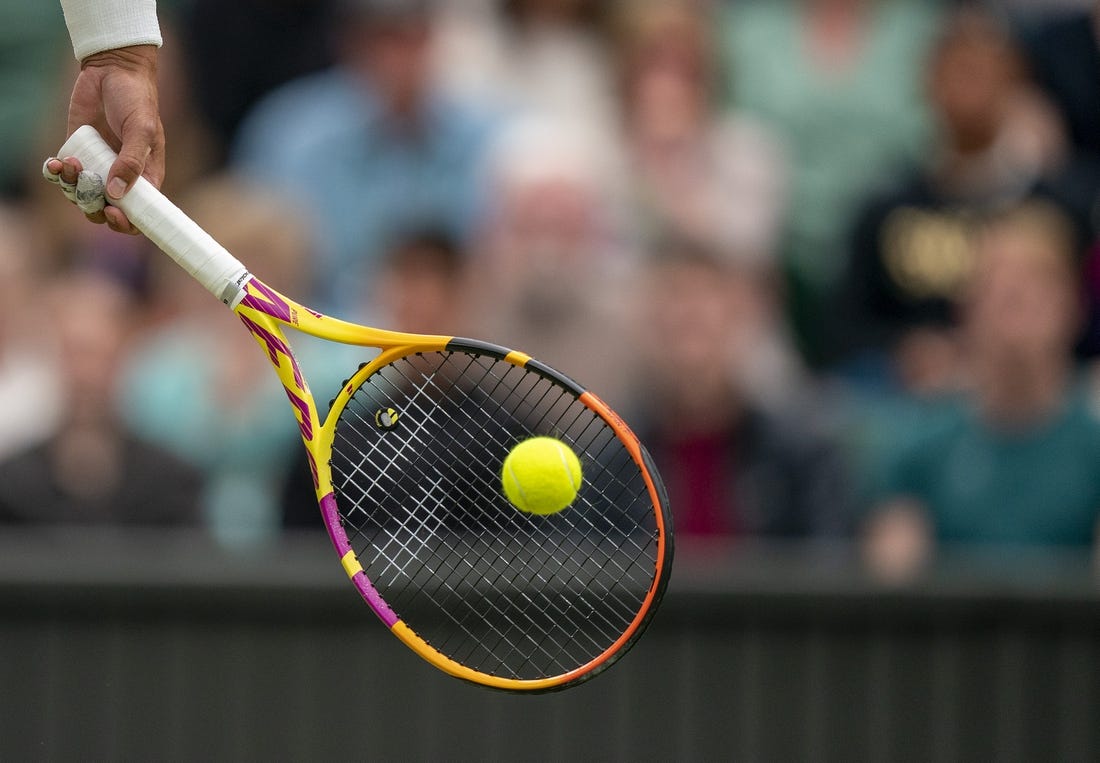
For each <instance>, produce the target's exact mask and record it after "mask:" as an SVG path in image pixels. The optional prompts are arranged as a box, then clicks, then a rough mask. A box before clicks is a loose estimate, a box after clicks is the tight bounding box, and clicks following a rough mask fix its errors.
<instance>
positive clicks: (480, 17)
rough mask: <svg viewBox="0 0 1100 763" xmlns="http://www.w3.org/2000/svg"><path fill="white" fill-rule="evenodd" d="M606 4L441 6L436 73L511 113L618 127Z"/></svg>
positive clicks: (489, 1)
mask: <svg viewBox="0 0 1100 763" xmlns="http://www.w3.org/2000/svg"><path fill="white" fill-rule="evenodd" d="M612 5H613V4H612V3H607V2H604V0H451V1H450V2H447V3H443V4H441V6H440V11H441V12H440V36H439V46H438V48H437V56H436V70H437V76H438V78H439V79H440V81H441V82H442V83H444V86H446V87H449V88H453V89H454V90H456V91H457V92H461V93H464V94H467V95H469V96H471V97H474V98H478V99H482V100H487V101H490V102H494V103H495V102H499V103H501V104H502V105H503V106H504V107H505V108H506V109H508V110H509V111H511V112H513V113H520V114H531V113H534V114H535V115H537V116H540V117H543V118H551V119H558V120H562V119H570V120H575V121H576V122H579V123H581V124H582V125H583V126H584V127H585V128H586V129H590V130H592V131H593V132H596V133H599V134H612V133H614V129H615V113H616V109H615V95H614V94H615V87H614V81H613V76H612V69H611V61H610V59H609V56H608V50H607V47H608V46H607V27H608V18H607V17H608V15H609V14H608V10H609V8H610V7H611V6H612Z"/></svg>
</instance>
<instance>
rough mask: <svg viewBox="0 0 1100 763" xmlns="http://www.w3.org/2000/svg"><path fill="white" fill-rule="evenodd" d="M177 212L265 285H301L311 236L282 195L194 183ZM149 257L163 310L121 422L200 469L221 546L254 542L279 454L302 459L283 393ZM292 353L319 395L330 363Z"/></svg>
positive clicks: (133, 368) (135, 371)
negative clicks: (196, 224) (124, 420)
mask: <svg viewBox="0 0 1100 763" xmlns="http://www.w3.org/2000/svg"><path fill="white" fill-rule="evenodd" d="M181 206H182V207H183V208H184V209H185V210H186V211H187V212H188V214H190V215H191V216H192V217H193V218H194V219H195V220H197V221H198V222H199V223H200V224H201V225H202V226H203V227H204V228H206V229H207V230H208V231H209V233H210V234H211V235H212V236H214V238H215V239H216V240H217V241H219V242H220V243H221V244H223V245H224V246H225V247H226V248H228V249H229V250H230V251H232V252H234V253H235V254H236V255H237V256H239V257H240V258H241V259H242V260H244V261H245V262H247V263H249V265H250V266H251V267H253V268H255V270H256V272H257V273H259V274H260V275H261V277H262V279H263V280H264V282H265V283H268V284H270V285H271V286H272V287H273V288H275V289H278V290H280V291H286V292H287V293H288V295H290V294H295V293H297V292H299V291H301V290H303V289H306V288H308V283H309V279H308V275H307V269H306V265H307V260H308V256H309V248H308V247H309V244H308V239H309V236H308V232H307V230H306V228H305V226H304V225H303V223H302V222H301V220H300V219H299V217H298V216H297V215H295V214H294V206H293V204H292V203H290V202H288V201H287V200H286V199H285V198H284V197H282V196H279V195H276V194H273V193H271V192H265V191H263V190H260V189H258V188H256V187H255V186H254V185H252V184H250V183H246V182H244V181H241V180H239V179H236V178H232V177H220V178H215V179H211V180H209V181H207V182H206V183H203V184H201V185H199V186H198V187H196V189H195V190H194V191H193V192H192V193H191V194H190V195H188V196H187V197H185V198H183V199H181ZM155 262H156V264H157V269H156V271H155V274H156V276H157V284H156V291H155V296H156V304H157V305H158V306H159V312H160V315H159V316H158V325H157V326H155V327H154V328H153V329H152V330H150V331H149V332H148V333H147V334H146V336H145V337H144V338H143V341H142V342H141V343H140V344H139V345H138V346H137V347H136V348H135V349H134V351H133V352H132V354H131V358H130V359H129V362H128V364H127V368H126V374H125V379H124V387H123V391H124V399H125V401H126V404H125V406H124V410H125V412H126V415H127V420H128V421H129V423H130V425H131V426H132V427H133V428H134V429H135V431H137V432H139V433H141V434H142V435H143V436H145V437H146V438H148V439H150V440H152V441H154V442H157V443H160V444H161V445H162V446H164V447H166V448H168V449H170V450H171V451H172V452H174V453H176V454H178V455H179V456H181V457H183V458H186V459H187V460H188V461H190V462H191V463H194V464H197V465H198V466H199V467H201V469H202V470H203V473H204V474H205V476H206V488H205V491H204V493H203V495H202V507H203V512H204V519H205V521H206V522H207V523H208V525H209V526H210V527H211V529H212V530H213V532H214V534H215V536H216V537H217V538H218V539H219V540H221V541H222V542H225V543H227V544H234V545H240V544H248V543H252V542H257V541H260V540H263V539H265V538H267V537H270V536H271V535H272V534H273V533H275V532H276V531H277V529H278V526H279V499H278V497H279V494H280V491H281V489H282V484H281V480H282V478H283V475H284V474H285V473H286V471H287V462H288V459H290V458H293V457H297V458H301V459H302V460H303V461H304V456H302V453H301V445H300V444H299V435H298V428H297V426H295V421H294V417H293V415H292V414H291V412H290V410H289V409H288V407H287V401H286V395H285V393H284V392H283V389H282V387H281V385H280V384H279V382H278V380H277V379H276V377H275V375H274V374H273V373H272V371H271V369H270V366H269V363H268V359H267V356H266V355H265V354H264V353H263V352H262V351H261V350H260V348H258V347H257V346H256V342H255V340H254V339H253V338H252V337H251V336H250V335H249V333H248V332H247V331H246V330H245V329H244V328H243V327H241V326H239V325H234V324H235V323H236V321H234V320H233V317H232V315H230V314H228V313H227V312H226V311H225V310H224V309H219V308H220V307H221V306H220V305H219V304H218V302H217V301H216V300H213V299H211V298H210V295H209V293H207V292H206V290H205V289H203V288H202V287H201V286H199V285H198V284H197V283H195V282H194V281H193V280H192V279H191V278H190V276H188V275H187V274H186V273H184V272H183V271H182V270H180V269H179V268H178V267H177V266H176V265H175V264H174V263H172V262H171V261H169V260H168V259H167V258H166V257H164V258H158V259H157V260H155ZM291 341H292V342H293V341H294V340H293V339H292V340H291ZM295 354H296V355H298V356H299V360H300V361H301V362H302V363H303V365H306V366H307V367H309V368H310V380H311V384H312V385H313V387H314V391H315V393H316V394H317V397H318V398H319V399H320V398H322V397H323V395H325V394H326V393H330V392H331V391H332V388H333V386H334V385H332V384H328V383H326V380H325V377H324V376H323V372H324V371H325V369H326V368H327V364H325V363H316V364H315V365H316V367H317V368H318V369H319V370H318V371H316V372H315V371H314V370H313V366H312V365H309V364H308V359H309V357H310V356H309V354H308V353H307V352H306V351H304V349H303V348H299V347H298V346H297V345H295ZM346 370H347V369H346V368H341V369H335V368H334V369H332V373H334V374H338V373H340V372H341V371H344V372H346ZM336 383H337V384H338V383H339V379H337V380H336Z"/></svg>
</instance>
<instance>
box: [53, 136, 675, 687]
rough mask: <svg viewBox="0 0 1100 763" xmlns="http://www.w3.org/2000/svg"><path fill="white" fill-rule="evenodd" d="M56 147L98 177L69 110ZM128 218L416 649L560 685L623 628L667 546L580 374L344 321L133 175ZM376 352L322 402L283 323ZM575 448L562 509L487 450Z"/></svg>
mask: <svg viewBox="0 0 1100 763" xmlns="http://www.w3.org/2000/svg"><path fill="white" fill-rule="evenodd" d="M59 156H61V157H70V156H72V157H76V158H77V159H79V160H80V161H81V162H82V164H83V165H84V169H85V170H86V171H90V172H93V173H96V174H98V175H99V176H100V177H106V176H107V172H108V169H109V168H110V166H111V164H112V162H113V161H114V158H115V153H114V151H113V150H112V149H111V148H110V147H109V146H108V145H107V144H106V143H105V142H104V141H103V139H102V138H101V137H100V136H99V134H98V133H97V132H96V131H95V129H94V128H92V127H89V126H84V127H81V128H80V129H78V130H77V131H76V132H75V133H73V135H72V137H70V139H69V140H68V141H67V142H66V143H65V145H64V146H62V148H61V150H60V152H59ZM118 206H119V207H120V208H121V209H122V210H123V211H124V212H125V213H126V215H127V217H129V219H130V221H131V222H132V223H133V224H134V225H135V226H136V227H137V228H139V229H140V230H141V231H142V232H143V233H144V234H145V235H146V236H147V237H148V238H149V239H150V240H152V241H153V242H154V243H155V244H156V245H157V246H158V247H160V248H161V249H162V250H164V252H166V253H167V254H168V255H169V256H170V257H172V259H174V260H175V261H176V262H177V263H178V264H179V265H180V266H182V267H183V268H184V269H185V270H187V272H189V273H190V274H191V275H192V276H194V277H195V279H196V280H198V281H199V282H200V283H201V284H202V285H203V286H204V287H206V289H207V290H208V291H210V292H211V293H212V294H214V296H216V297H217V298H218V299H220V300H221V301H222V302H223V303H224V304H226V305H227V306H228V307H230V308H231V309H232V310H233V312H235V313H236V314H237V316H238V317H239V318H240V320H241V322H242V323H243V324H244V325H245V327H246V328H247V329H248V330H249V331H250V332H251V333H252V335H253V336H254V337H255V338H256V341H257V342H258V344H259V346H260V349H261V350H262V351H263V352H264V353H265V354H266V355H267V357H268V358H269V360H270V361H271V364H272V366H273V367H274V369H275V372H276V373H277V374H278V376H279V380H280V381H281V382H282V385H283V387H284V388H285V390H286V395H287V398H288V399H289V401H290V404H291V408H292V410H293V413H294V415H295V418H296V420H297V423H298V427H299V429H300V430H301V436H302V441H303V443H304V444H305V449H306V455H307V457H308V460H309V465H310V468H311V470H312V474H313V481H314V486H315V488H316V492H317V499H318V502H319V504H320V509H321V515H322V517H323V519H324V523H325V526H326V527H327V529H328V533H329V536H330V537H331V539H332V543H333V545H334V546H335V548H336V553H337V555H338V556H339V557H340V561H341V562H342V563H343V567H344V570H345V571H346V573H347V575H348V577H349V578H350V579H351V582H352V583H353V584H354V586H355V588H356V589H357V590H358V591H359V593H360V595H361V596H362V598H363V599H364V600H365V601H366V602H367V604H368V605H370V607H371V608H372V609H373V610H374V612H375V614H377V615H378V617H379V618H380V619H381V620H382V622H383V623H385V625H386V626H387V627H388V628H390V630H391V631H392V632H393V633H394V634H395V635H396V636H397V637H398V638H399V639H400V640H401V641H402V642H404V643H405V644H406V645H407V646H409V647H410V648H411V649H413V651H415V652H416V653H417V654H419V655H420V656H421V657H423V658H424V659H426V660H427V661H428V662H430V663H431V664H433V665H435V666H436V667H438V668H440V669H442V670H444V671H446V672H447V673H450V674H452V675H454V676H457V677H459V678H462V679H466V680H468V681H471V682H474V683H477V684H482V685H485V686H489V687H494V688H498V689H504V690H512V691H519V692H530V691H535V692H538V691H550V690H556V689H561V688H565V687H569V686H573V685H576V684H579V683H581V682H583V681H585V680H587V679H589V678H591V677H592V676H594V675H596V674H597V673H599V672H600V671H602V670H604V669H605V668H607V667H608V666H610V665H611V664H612V663H613V662H615V660H616V659H618V658H619V657H620V656H622V654H623V653H624V652H625V651H626V650H627V649H628V648H629V647H630V646H631V645H633V643H634V642H635V641H636V640H637V639H638V637H639V636H640V635H641V633H642V631H643V630H644V628H645V626H646V625H647V624H648V622H649V620H650V618H651V617H652V616H653V614H654V612H655V610H656V608H657V606H658V604H659V602H660V600H661V596H662V594H663V592H664V590H665V587H666V584H667V582H668V578H669V572H670V568H671V562H672V528H671V520H670V517H669V513H668V507H667V498H666V495H665V491H664V488H663V486H662V485H661V481H660V479H659V477H658V475H657V472H656V471H655V469H654V468H653V464H652V462H651V460H650V458H649V455H648V454H647V453H646V451H645V450H644V448H643V447H642V446H641V445H640V443H639V442H638V440H637V439H636V438H635V436H634V435H633V434H632V433H631V431H630V430H629V429H628V428H627V426H626V424H624V423H623V421H622V420H621V419H620V418H619V417H618V416H617V415H616V414H615V413H614V412H612V411H611V410H610V409H609V408H608V407H607V406H606V405H605V404H604V403H603V402H601V401H600V399H599V398H598V397H596V396H595V395H594V394H592V393H591V392H588V391H586V390H585V389H583V388H582V387H580V386H579V385H578V384H576V383H575V382H573V381H572V380H570V379H569V378H567V377H565V376H563V375H561V374H559V373H558V372H556V371H554V370H552V369H551V368H549V367H547V366H545V365H543V364H541V363H539V362H538V361H535V360H532V359H531V358H530V357H529V356H527V355H525V354H523V353H521V352H515V351H510V350H507V349H505V348H502V347H497V346H495V345H491V344H487V343H484V342H479V341H474V340H469V339H461V338H455V337H447V336H421V335H415V334H404V333H397V332H392V331H384V330H380V329H375V328H368V327H365V326H358V325H355V324H352V323H348V322H345V321H342V320H337V319H334V318H330V317H326V316H323V315H321V314H319V313H317V312H315V311H313V310H310V309H308V308H306V307H304V306H302V305H300V304H298V303H296V302H294V301H293V300H291V299H288V298H287V297H285V296H283V295H282V294H279V293H277V292H276V291H274V290H273V289H271V288H269V287H268V286H266V285H265V284H264V283H263V282H262V281H260V280H259V279H258V278H256V277H255V276H253V275H251V274H250V273H249V272H248V271H247V270H246V268H245V267H244V265H242V264H241V263H240V262H239V261H238V260H237V259H236V258H234V257H233V256H232V255H231V254H230V253H229V252H227V251H226V250H225V249H224V248H222V247H221V246H220V245H219V244H217V243H216V242H215V241H214V240H213V239H212V238H211V237H210V236H209V235H208V234H207V233H205V232H204V231H203V230H202V229H201V228H200V227H199V226H198V225H197V224H196V223H195V222H193V221H192V220H191V219H189V218H188V217H187V216H186V215H185V214H184V213H183V212H182V211H180V210H179V209H178V208H177V207H175V206H174V205H173V204H172V203H171V202H170V201H168V199H166V198H165V197H164V196H163V195H161V193H160V192H159V191H157V190H156V189H155V188H154V187H153V186H152V185H151V184H149V183H148V182H146V181H145V180H140V181H138V183H137V184H136V185H135V186H134V187H133V188H132V189H131V191H130V192H129V193H128V194H127V195H126V197H125V198H124V199H123V200H122V201H120V202H118ZM288 326H289V327H293V328H295V329H298V330H299V331H302V332H304V333H306V334H311V335H313V336H316V337H320V338H322V339H326V340H329V341H333V342H341V343H346V344H352V345H361V346H364V347H371V348H375V349H377V350H380V352H379V353H378V354H377V355H376V356H375V357H374V359H373V360H371V361H370V362H368V363H365V364H363V365H361V366H360V367H359V368H358V369H357V370H355V372H354V373H352V374H351V376H350V378H349V379H348V380H347V381H346V382H345V383H344V384H343V386H342V388H341V390H340V392H339V393H338V394H337V396H336V398H335V399H334V400H333V401H332V403H331V405H330V407H329V409H328V412H327V414H325V415H324V416H323V417H322V414H321V412H320V411H319V410H318V408H317V405H316V403H315V401H314V399H313V397H312V395H311V394H310V391H309V386H308V384H307V383H306V379H305V377H304V376H303V373H302V369H301V367H300V366H299V364H298V361H297V360H296V359H295V357H294V354H293V353H292V350H291V347H290V343H289V342H288V341H287V338H286V335H285V333H284V328H285V327H288ZM539 435H545V436H550V437H553V438H557V440H559V441H560V442H561V443H564V444H565V445H567V446H568V447H569V448H571V449H572V450H573V451H574V453H576V454H577V456H578V457H579V459H580V463H581V467H582V468H581V474H582V475H583V477H582V478H581V484H580V488H579V491H578V493H577V495H576V498H575V499H574V500H573V501H572V503H571V504H570V505H569V506H568V507H567V508H565V509H564V510H560V511H555V512H553V513H547V514H545V515H540V514H534V513H529V512H527V511H521V510H519V509H518V508H517V507H516V506H515V505H513V503H512V502H511V501H510V500H509V498H508V497H506V495H505V493H504V491H503V490H502V471H503V469H504V459H505V458H506V456H507V455H508V453H509V452H510V451H511V450H512V448H513V447H515V446H516V445H517V444H518V443H520V442H523V441H525V440H527V439H529V438H532V437H534V436H539Z"/></svg>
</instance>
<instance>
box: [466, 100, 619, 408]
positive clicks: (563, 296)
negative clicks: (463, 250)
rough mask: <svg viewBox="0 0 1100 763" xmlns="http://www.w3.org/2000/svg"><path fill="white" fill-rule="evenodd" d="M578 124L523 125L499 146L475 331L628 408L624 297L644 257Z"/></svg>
mask: <svg viewBox="0 0 1100 763" xmlns="http://www.w3.org/2000/svg"><path fill="white" fill-rule="evenodd" d="M571 127H572V126H571V125H563V124H559V123H556V122H554V121H551V120H543V119H536V118H532V119H528V120H522V121H516V122H513V123H512V124H511V125H510V126H509V128H508V129H507V130H506V131H505V132H504V133H503V134H502V135H501V136H500V139H499V140H498V141H497V142H495V143H494V146H493V149H492V153H491V157H490V161H489V169H488V188H489V193H490V198H491V199H492V206H491V207H490V208H489V209H488V210H487V213H486V218H485V219H484V220H483V222H482V224H481V226H480V229H479V235H478V238H477V244H476V246H475V247H474V256H473V260H472V262H471V268H472V274H471V278H470V283H471V284H472V287H471V288H472V294H471V304H472V305H473V306H474V310H473V316H472V318H473V320H474V321H475V323H474V333H475V335H477V336H480V337H484V338H486V339H489V340H491V341H493V342H498V343H500V344H504V345H506V346H509V347H512V348H514V349H517V350H522V351H523V352H527V353H529V354H531V355H532V356H534V357H536V358H538V359H539V360H541V361H543V362H546V363H549V364H550V365H551V366H553V367H555V368H558V369H560V370H561V371H562V372H563V373H566V374H569V375H571V376H574V377H575V378H576V380H577V381H578V382H579V383H581V384H583V385H585V386H587V387H589V388H591V389H593V390H594V391H596V392H597V393H598V394H599V395H600V396H601V397H603V398H604V399H605V400H607V401H608V403H610V404H611V405H612V406H613V407H615V408H622V407H623V406H624V405H625V403H626V400H625V399H624V398H623V394H624V393H625V391H626V389H627V382H628V378H627V375H628V372H627V371H626V367H625V365H624V362H623V358H624V353H625V352H626V348H625V347H624V345H623V342H622V341H621V337H622V334H623V331H624V325H625V324H624V320H625V311H624V299H623V298H624V295H625V294H626V292H627V291H628V285H629V279H630V278H631V268H632V265H633V264H634V263H633V261H632V256H631V255H632V252H631V251H630V250H628V249H627V247H626V244H625V242H624V237H623V232H622V228H621V221H620V220H618V219H617V202H616V194H615V190H614V181H613V180H609V178H608V177H607V174H606V173H605V172H604V171H603V168H604V165H603V163H602V161H601V160H602V159H603V157H602V155H601V154H600V148H599V145H598V144H594V143H592V142H591V141H589V140H588V138H589V137H590V133H588V132H586V131H583V130H574V129H571Z"/></svg>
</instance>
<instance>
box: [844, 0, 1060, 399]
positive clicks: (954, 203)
mask: <svg viewBox="0 0 1100 763" xmlns="http://www.w3.org/2000/svg"><path fill="white" fill-rule="evenodd" d="M1021 64H1022V62H1021V59H1020V55H1019V52H1018V51H1017V49H1016V48H1015V45H1014V43H1013V40H1012V38H1011V36H1010V34H1009V31H1008V30H1007V29H1005V28H1003V27H1002V26H1001V25H1000V24H999V23H998V22H997V21H996V20H995V19H994V17H993V16H991V15H990V14H989V13H987V12H985V11H982V10H980V9H979V8H977V7H976V6H968V7H965V8H963V9H962V10H959V11H956V12H954V13H953V14H951V15H950V16H949V17H948V18H947V19H946V21H945V24H944V27H943V32H942V33H941V36H940V38H939V39H938V41H937V43H936V45H935V46H934V49H933V51H932V55H931V57H930V59H929V64H928V74H927V99H928V102H929V104H930V106H931V109H932V112H933V116H934V119H935V126H936V128H937V141H936V145H935V148H934V150H933V151H932V152H930V153H928V154H927V155H926V156H925V157H924V158H923V159H922V161H921V162H920V164H919V165H917V166H915V167H914V168H913V169H911V170H910V171H908V172H907V173H905V174H903V175H902V176H901V177H900V178H899V179H898V181H897V182H896V183H893V184H890V186H889V187H888V188H887V189H886V190H884V191H882V192H878V193H876V194H875V195H873V196H872V197H871V199H870V200H869V201H868V202H867V203H866V205H865V206H864V208H863V211H862V212H861V213H860V215H859V217H858V219H857V222H856V225H855V230H854V234H853V237H852V251H851V258H852V260H851V264H850V270H849V272H848V274H847V283H846V284H845V290H844V296H845V298H846V299H845V302H844V308H845V310H846V311H847V316H848V317H847V319H846V320H845V321H844V323H843V325H842V326H841V327H840V328H841V329H842V330H843V334H844V336H843V340H842V341H843V343H844V344H845V345H846V346H847V347H848V348H849V352H851V353H852V354H853V355H854V359H853V361H852V362H853V365H854V366H856V367H857V369H858V370H857V373H859V374H861V375H863V376H864V377H867V376H870V377H871V378H873V379H878V380H879V381H882V380H886V381H887V383H888V384H893V383H898V384H900V386H901V387H902V388H904V389H906V390H908V391H913V392H920V393H928V392H934V391H937V390H942V389H946V388H950V387H951V386H952V385H953V384H954V383H955V382H956V379H955V376H956V373H957V367H958V356H957V348H956V346H955V339H954V336H953V334H952V332H951V329H952V327H953V326H954V323H955V302H956V300H957V298H958V296H959V294H960V293H961V290H962V289H963V287H964V285H965V284H966V283H967V280H968V278H969V275H970V270H971V268H972V267H973V262H972V250H971V247H970V242H969V235H970V231H969V227H970V225H971V224H972V222H973V220H974V218H975V217H976V216H979V215H982V214H985V213H988V212H990V211H992V210H996V209H1001V208H1005V207H1007V206H1008V205H1011V204H1013V203H1015V202H1018V201H1019V200H1020V199H1022V198H1023V197H1024V196H1027V195H1030V194H1032V193H1034V192H1035V191H1036V190H1038V189H1040V188H1042V187H1044V186H1045V183H1044V177H1045V176H1047V175H1049V173H1050V172H1051V171H1052V170H1053V168H1054V167H1055V166H1056V164H1057V163H1058V160H1059V158H1060V150H1061V147H1062V146H1061V135H1060V131H1059V129H1058V126H1057V121H1056V119H1055V118H1054V117H1053V115H1052V114H1050V113H1048V112H1044V111H1043V109H1042V107H1041V105H1040V104H1039V103H1038V101H1037V100H1036V99H1035V98H1034V97H1033V95H1032V93H1031V91H1030V89H1029V87H1028V83H1027V82H1026V80H1025V79H1024V77H1023V75H1022V70H1021V68H1022V66H1021Z"/></svg>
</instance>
